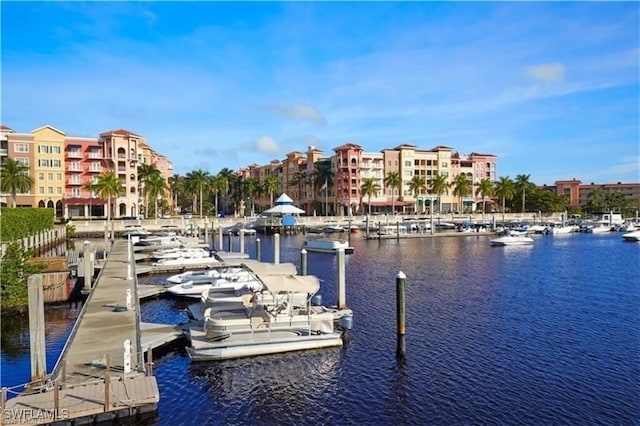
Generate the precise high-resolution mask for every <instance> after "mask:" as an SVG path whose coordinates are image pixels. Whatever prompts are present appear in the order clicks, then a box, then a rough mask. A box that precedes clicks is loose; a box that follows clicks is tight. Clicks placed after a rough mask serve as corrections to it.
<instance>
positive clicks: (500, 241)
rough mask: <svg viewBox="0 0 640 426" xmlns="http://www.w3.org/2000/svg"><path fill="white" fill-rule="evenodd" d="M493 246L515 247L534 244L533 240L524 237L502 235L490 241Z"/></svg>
mask: <svg viewBox="0 0 640 426" xmlns="http://www.w3.org/2000/svg"><path fill="white" fill-rule="evenodd" d="M489 241H490V242H491V245H492V246H514V245H527V244H533V238H531V237H527V236H524V235H511V234H507V235H502V236H500V237H498V238H493V239H491V240H489Z"/></svg>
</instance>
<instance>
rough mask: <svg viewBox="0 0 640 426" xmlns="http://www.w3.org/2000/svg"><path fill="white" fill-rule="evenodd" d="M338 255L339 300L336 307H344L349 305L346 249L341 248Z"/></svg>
mask: <svg viewBox="0 0 640 426" xmlns="http://www.w3.org/2000/svg"><path fill="white" fill-rule="evenodd" d="M336 256H337V258H338V259H337V260H338V265H337V268H336V285H337V288H336V295H337V297H338V301H337V303H336V307H337V308H338V309H344V308H345V307H346V306H347V290H346V285H345V277H346V267H345V265H346V262H345V254H344V249H343V248H339V249H338V252H337V253H336Z"/></svg>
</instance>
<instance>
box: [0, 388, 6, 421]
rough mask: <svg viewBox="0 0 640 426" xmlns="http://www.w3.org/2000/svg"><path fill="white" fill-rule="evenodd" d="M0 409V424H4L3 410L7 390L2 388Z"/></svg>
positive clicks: (4, 408)
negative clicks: (0, 409)
mask: <svg viewBox="0 0 640 426" xmlns="http://www.w3.org/2000/svg"><path fill="white" fill-rule="evenodd" d="M0 406H1V407H0V408H2V416H0V424H4V421H3V420H4V410H6V407H7V388H6V387H5V386H3V387H2V394H1V395H0Z"/></svg>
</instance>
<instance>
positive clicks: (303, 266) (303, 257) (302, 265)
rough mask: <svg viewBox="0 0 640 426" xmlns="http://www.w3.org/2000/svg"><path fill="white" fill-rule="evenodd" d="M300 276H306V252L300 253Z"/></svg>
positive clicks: (303, 250)
mask: <svg viewBox="0 0 640 426" xmlns="http://www.w3.org/2000/svg"><path fill="white" fill-rule="evenodd" d="M300 275H307V251H306V250H305V249H302V250H301V251H300Z"/></svg>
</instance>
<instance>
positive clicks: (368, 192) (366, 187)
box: [360, 178, 380, 216]
mask: <svg viewBox="0 0 640 426" xmlns="http://www.w3.org/2000/svg"><path fill="white" fill-rule="evenodd" d="M378 191H380V185H378V183H377V182H376V181H375V180H374V179H373V178H364V179H363V180H362V185H361V186H360V192H361V193H362V195H363V196H366V197H367V200H368V201H367V204H368V206H369V216H371V196H372V195H376V194H378Z"/></svg>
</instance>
